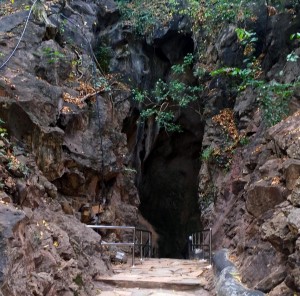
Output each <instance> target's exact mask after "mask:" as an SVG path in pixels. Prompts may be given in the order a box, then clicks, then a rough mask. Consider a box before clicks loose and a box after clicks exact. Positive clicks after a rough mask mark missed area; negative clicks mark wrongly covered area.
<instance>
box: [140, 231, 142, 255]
mask: <svg viewBox="0 0 300 296" xmlns="http://www.w3.org/2000/svg"><path fill="white" fill-rule="evenodd" d="M140 257H141V261H143V231H140Z"/></svg>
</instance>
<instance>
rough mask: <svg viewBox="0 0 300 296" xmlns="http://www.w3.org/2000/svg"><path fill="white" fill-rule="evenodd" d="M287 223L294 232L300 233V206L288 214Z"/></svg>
mask: <svg viewBox="0 0 300 296" xmlns="http://www.w3.org/2000/svg"><path fill="white" fill-rule="evenodd" d="M287 223H288V225H289V228H290V230H291V232H292V233H294V234H295V235H299V234H300V208H294V209H292V210H291V212H290V213H289V215H288V216H287Z"/></svg>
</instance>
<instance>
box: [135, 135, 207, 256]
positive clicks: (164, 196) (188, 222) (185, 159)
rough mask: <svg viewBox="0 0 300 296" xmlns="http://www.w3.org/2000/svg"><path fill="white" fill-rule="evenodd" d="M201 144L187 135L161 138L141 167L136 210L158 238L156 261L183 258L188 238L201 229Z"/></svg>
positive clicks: (193, 137) (192, 136)
mask: <svg viewBox="0 0 300 296" xmlns="http://www.w3.org/2000/svg"><path fill="white" fill-rule="evenodd" d="M201 140H202V138H201V139H200V140H199V138H196V137H195V136H194V134H191V133H188V132H186V133H181V134H179V135H178V134H176V135H175V134H174V135H173V136H171V137H168V138H167V137H163V136H161V138H159V139H158V140H157V141H156V145H155V147H154V148H153V149H152V151H151V153H150V154H149V156H148V157H147V160H146V161H145V162H144V164H143V169H142V174H141V182H140V183H139V186H138V189H139V195H140V201H141V204H140V207H139V210H140V212H141V214H142V215H143V217H145V218H146V219H147V220H148V221H149V223H151V225H152V226H153V227H154V229H155V230H156V232H157V233H158V235H159V240H158V246H159V257H163V258H184V257H186V251H187V250H186V249H187V240H188V236H189V235H190V234H191V233H193V232H196V231H199V230H200V229H201V226H202V225H201V212H200V209H199V205H198V182H199V180H198V175H199V170H200V165H201V161H200V157H199V155H200V150H201V144H202V143H201Z"/></svg>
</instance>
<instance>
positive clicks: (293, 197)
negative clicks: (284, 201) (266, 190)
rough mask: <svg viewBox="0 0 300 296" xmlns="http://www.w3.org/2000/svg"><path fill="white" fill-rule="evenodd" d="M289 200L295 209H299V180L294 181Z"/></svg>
mask: <svg viewBox="0 0 300 296" xmlns="http://www.w3.org/2000/svg"><path fill="white" fill-rule="evenodd" d="M289 200H290V201H291V203H292V204H293V205H294V206H295V207H300V178H298V179H297V180H296V182H295V186H294V187H293V191H292V193H291V195H290V196H289Z"/></svg>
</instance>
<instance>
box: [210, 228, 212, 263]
mask: <svg viewBox="0 0 300 296" xmlns="http://www.w3.org/2000/svg"><path fill="white" fill-rule="evenodd" d="M211 242H212V229H211V228H209V264H210V265H211V263H212V246H211Z"/></svg>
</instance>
